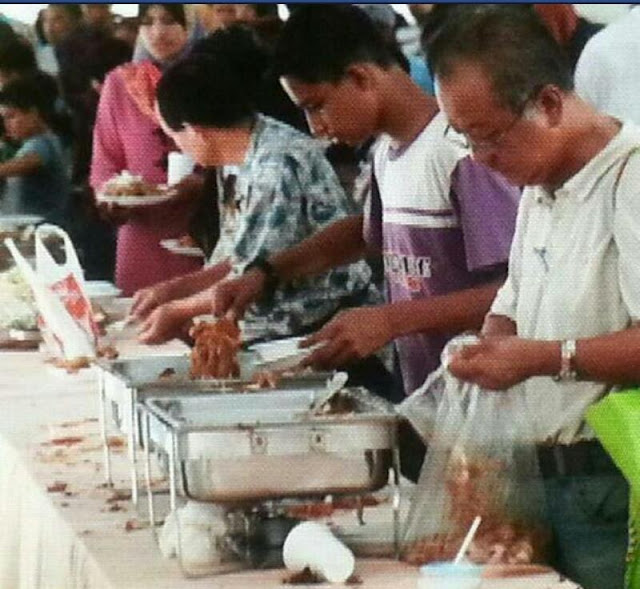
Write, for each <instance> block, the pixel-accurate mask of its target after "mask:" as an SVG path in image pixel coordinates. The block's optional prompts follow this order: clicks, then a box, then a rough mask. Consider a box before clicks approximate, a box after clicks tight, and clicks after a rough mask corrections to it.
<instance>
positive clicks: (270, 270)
mask: <svg viewBox="0 0 640 589" xmlns="http://www.w3.org/2000/svg"><path fill="white" fill-rule="evenodd" d="M251 270H260V271H261V272H262V273H263V274H264V292H263V296H264V298H266V299H271V298H272V297H273V295H274V293H275V291H276V289H277V288H278V284H279V283H280V279H279V277H278V273H277V272H276V269H275V267H274V265H273V264H272V263H271V262H270V261H269V260H268V259H267V257H266V256H258V257H257V258H256V259H255V260H253V262H250V263H249V264H247V265H246V267H245V269H244V274H246V273H247V272H249V271H251Z"/></svg>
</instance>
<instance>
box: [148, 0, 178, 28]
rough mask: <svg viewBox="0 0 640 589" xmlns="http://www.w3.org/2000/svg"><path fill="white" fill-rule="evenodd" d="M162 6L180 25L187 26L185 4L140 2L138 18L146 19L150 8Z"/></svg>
mask: <svg viewBox="0 0 640 589" xmlns="http://www.w3.org/2000/svg"><path fill="white" fill-rule="evenodd" d="M154 6H162V8H164V9H165V10H166V11H167V12H168V13H169V14H170V15H171V17H172V18H173V20H175V21H176V22H177V23H178V24H179V25H181V26H182V27H184V28H185V29H186V28H187V15H186V13H185V11H184V4H138V19H139V20H140V22H142V20H143V19H144V17H145V16H146V14H147V12H149V9H150V8H153V7H154Z"/></svg>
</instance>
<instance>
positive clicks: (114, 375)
mask: <svg viewBox="0 0 640 589" xmlns="http://www.w3.org/2000/svg"><path fill="white" fill-rule="evenodd" d="M238 361H239V365H240V377H239V378H234V379H196V380H194V379H192V378H191V377H190V375H189V365H190V358H189V355H188V354H182V355H174V356H147V357H142V358H132V359H118V360H105V359H102V360H100V361H98V366H99V367H100V376H99V395H100V424H101V432H102V439H103V447H104V462H105V477H106V481H107V483H108V484H111V483H112V480H111V455H110V450H109V444H108V435H107V429H108V427H109V425H111V426H113V427H115V428H116V429H117V430H118V431H119V432H122V433H124V434H125V435H126V436H127V439H128V455H129V460H130V463H131V491H132V499H133V502H134V503H137V500H138V484H137V481H138V474H137V467H136V462H137V453H136V448H137V446H139V444H140V442H141V435H140V426H139V415H138V411H137V410H136V406H137V404H138V403H139V402H143V401H144V400H145V399H146V398H148V397H149V396H159V395H163V396H174V395H185V394H189V393H207V392H209V393H218V392H224V391H230V390H232V391H237V392H245V391H247V390H249V388H251V389H253V390H255V389H256V388H257V387H256V386H255V385H253V384H252V383H251V378H252V376H253V374H254V371H255V370H256V368H259V367H260V365H259V363H258V357H257V356H256V354H254V353H252V352H247V351H242V352H240V353H239V354H238ZM326 378H327V373H302V374H299V375H295V376H290V377H284V378H282V379H281V382H280V384H279V386H280V388H283V389H287V388H292V387H299V386H301V385H304V386H308V387H318V388H321V387H323V386H324V382H325V380H326Z"/></svg>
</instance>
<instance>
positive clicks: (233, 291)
mask: <svg viewBox="0 0 640 589" xmlns="http://www.w3.org/2000/svg"><path fill="white" fill-rule="evenodd" d="M264 283H265V275H264V272H261V271H260V270H257V269H256V270H250V271H249V272H247V273H246V274H243V275H242V276H240V277H239V278H234V279H231V280H224V281H222V282H219V283H218V284H217V285H216V286H215V287H214V289H213V301H212V305H211V311H212V313H213V314H214V315H215V316H216V317H222V316H227V317H229V318H230V319H233V320H234V321H237V320H238V319H240V318H242V316H243V315H244V313H245V311H246V310H247V308H248V307H249V306H250V305H251V304H252V303H254V302H255V301H257V300H258V299H259V298H260V296H261V295H262V291H263V289H264Z"/></svg>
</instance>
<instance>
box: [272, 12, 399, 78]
mask: <svg viewBox="0 0 640 589" xmlns="http://www.w3.org/2000/svg"><path fill="white" fill-rule="evenodd" d="M403 59H404V58H403V56H402V52H401V51H400V50H399V49H398V46H397V44H396V43H393V42H390V40H388V39H385V36H384V34H383V33H382V32H381V31H380V28H379V27H377V26H376V25H375V23H374V22H373V21H372V20H371V18H370V17H369V16H368V15H367V14H366V13H365V12H364V11H363V10H361V9H360V8H357V7H355V6H350V5H346V4H345V5H340V4H332V5H312V6H304V7H300V8H298V9H297V10H296V11H295V12H294V13H293V14H292V15H291V17H290V18H289V20H288V21H287V22H286V23H285V26H284V27H283V29H282V32H281V33H280V39H279V40H278V44H277V46H276V51H275V56H274V63H273V74H274V75H276V76H277V77H281V76H290V77H293V78H297V79H298V80H300V81H302V82H307V83H312V84H313V83H322V82H332V83H335V82H338V81H340V80H341V79H342V78H344V76H345V74H346V72H347V69H348V68H349V67H350V66H352V65H353V64H356V63H373V64H375V65H378V66H380V67H382V68H385V69H388V68H390V67H393V66H400V67H403V66H404V65H405V63H406V60H404V61H405V63H403Z"/></svg>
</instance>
